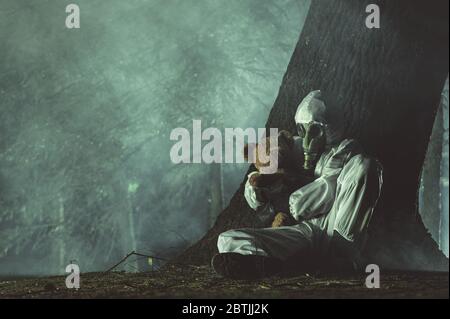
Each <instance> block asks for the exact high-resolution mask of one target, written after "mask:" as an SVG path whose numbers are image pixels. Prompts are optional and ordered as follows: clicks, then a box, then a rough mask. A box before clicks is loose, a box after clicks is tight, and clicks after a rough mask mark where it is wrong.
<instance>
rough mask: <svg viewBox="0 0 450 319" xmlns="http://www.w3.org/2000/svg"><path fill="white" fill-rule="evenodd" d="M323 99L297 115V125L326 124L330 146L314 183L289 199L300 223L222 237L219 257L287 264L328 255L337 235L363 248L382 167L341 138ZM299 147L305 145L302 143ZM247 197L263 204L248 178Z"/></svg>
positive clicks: (312, 97) (315, 98)
mask: <svg viewBox="0 0 450 319" xmlns="http://www.w3.org/2000/svg"><path fill="white" fill-rule="evenodd" d="M320 96H321V95H320V91H313V92H311V93H310V94H309V95H308V96H307V97H306V98H305V99H304V100H303V101H302V103H301V104H300V105H299V107H298V110H297V113H296V116H295V121H296V123H297V124H303V123H310V122H317V123H321V124H323V125H324V128H325V136H326V143H327V144H326V146H325V148H324V150H323V153H322V154H321V156H320V158H319V160H318V161H317V164H316V166H315V169H314V177H315V180H314V181H312V182H311V183H309V184H307V185H305V186H303V187H301V188H300V189H298V190H297V191H294V192H293V193H292V194H291V195H290V197H289V209H290V213H291V215H292V216H293V217H294V219H295V220H296V221H297V222H298V224H296V225H294V226H283V227H278V228H262V229H253V228H246V229H237V230H229V231H226V232H224V233H222V234H220V235H219V238H218V249H219V252H220V253H228V252H234V253H239V254H243V255H260V256H269V257H275V258H278V259H280V260H282V261H286V260H288V259H289V258H291V257H294V256H305V254H306V255H307V254H308V253H309V252H314V253H318V254H327V252H328V250H329V248H330V242H331V240H332V239H333V238H334V237H336V235H337V234H339V237H341V238H343V241H344V242H346V244H345V245H347V244H348V245H349V246H350V247H352V248H351V249H352V250H353V251H357V252H359V251H360V250H361V249H362V246H363V245H364V242H365V240H366V233H367V228H368V225H369V222H370V219H371V216H372V213H373V210H374V207H375V205H376V202H377V200H378V197H379V195H380V191H381V186H382V169H381V165H380V164H379V163H378V162H377V161H376V160H375V159H372V158H369V157H367V156H366V155H364V154H363V153H362V151H361V148H360V146H359V144H358V142H356V141H355V140H351V139H344V140H340V136H341V133H340V128H341V127H342V126H341V125H342V122H341V121H339V119H338V118H336V115H333V117H331V116H330V112H329V111H328V110H327V108H326V106H325V104H324V103H323V102H322V101H321V98H320ZM295 145H296V146H295V147H301V145H302V143H295ZM251 174H253V173H251ZM249 176H250V175H249ZM244 195H245V198H246V200H247V202H248V204H249V206H250V207H251V208H252V209H253V210H257V208H258V207H260V206H262V205H264V204H265V203H261V202H258V200H257V197H256V195H255V187H253V186H252V185H250V184H249V182H248V180H247V183H246V185H245V192H244Z"/></svg>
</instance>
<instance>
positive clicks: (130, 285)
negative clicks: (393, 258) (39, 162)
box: [0, 266, 449, 298]
mask: <svg viewBox="0 0 450 319" xmlns="http://www.w3.org/2000/svg"><path fill="white" fill-rule="evenodd" d="M380 278H381V280H380V288H379V289H368V288H366V287H365V276H364V275H346V276H342V275H340V276H338V275H321V276H312V275H302V276H298V277H290V278H281V277H273V278H268V279H265V280H260V281H235V280H227V279H223V278H220V277H218V276H217V275H215V274H214V273H213V272H212V270H211V269H210V268H209V267H206V266H202V267H197V266H184V267H181V266H170V267H167V268H166V269H164V270H159V271H153V272H147V273H134V274H133V273H124V272H109V273H86V274H81V283H80V289H78V290H75V289H68V288H66V286H65V277H64V276H58V277H45V278H28V279H26V278H23V279H2V280H1V281H0V298H448V297H449V290H448V289H449V286H448V272H447V273H433V272H390V273H383V272H382V273H381V277H380Z"/></svg>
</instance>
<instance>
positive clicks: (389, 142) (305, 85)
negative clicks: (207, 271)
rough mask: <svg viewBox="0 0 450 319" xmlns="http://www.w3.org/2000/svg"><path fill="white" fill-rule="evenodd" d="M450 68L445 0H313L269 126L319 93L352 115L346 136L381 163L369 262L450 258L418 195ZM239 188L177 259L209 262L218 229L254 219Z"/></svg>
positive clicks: (420, 263) (289, 117)
mask: <svg viewBox="0 0 450 319" xmlns="http://www.w3.org/2000/svg"><path fill="white" fill-rule="evenodd" d="M371 3H376V4H378V5H379V7H380V9H381V28H380V29H368V28H366V25H365V19H366V17H367V15H368V14H367V13H366V6H367V5H368V4H371ZM447 72H448V1H447V0H435V1H432V2H428V3H425V2H423V1H420V0H395V1H392V0H390V1H387V0H385V1H381V0H378V1H376V0H364V1H361V0H357V1H356V0H353V1H352V0H339V1H336V0H315V1H313V2H312V4H311V7H310V11H309V14H308V17H307V19H306V22H305V25H304V28H303V31H302V34H301V36H300V39H299V41H298V44H297V46H296V48H295V51H294V54H293V56H292V59H291V61H290V63H289V66H288V69H287V72H286V74H285V76H284V79H283V83H282V85H281V88H280V91H279V94H278V97H277V99H276V101H275V104H274V106H273V108H272V111H271V113H270V116H269V119H268V122H267V127H277V128H279V129H287V130H291V131H293V132H294V129H295V126H294V121H293V118H294V113H295V110H296V108H297V106H298V104H299V102H300V101H301V99H302V98H303V97H305V96H306V94H307V93H308V92H310V91H311V90H317V89H321V90H322V92H323V94H324V96H325V100H326V103H327V104H328V105H329V106H330V107H332V108H335V109H336V110H338V111H340V112H342V113H343V114H344V115H345V117H346V119H347V124H346V127H345V129H346V134H347V136H348V137H354V138H357V139H358V140H359V141H360V142H361V143H362V145H363V146H364V147H365V150H366V151H367V152H368V153H369V154H371V155H373V156H375V157H377V158H378V159H379V160H380V161H381V162H382V164H383V165H384V181H385V183H384V189H383V192H382V198H381V200H380V203H379V205H378V209H377V211H376V213H375V218H374V220H373V222H372V226H373V227H372V232H371V233H372V241H371V244H370V246H369V249H370V251H371V252H372V256H373V259H372V260H374V261H377V262H379V263H383V264H384V265H387V266H389V267H413V268H417V267H421V268H429V267H430V266H431V265H433V266H435V265H437V264H439V265H440V266H442V265H443V264H445V262H446V260H444V259H442V258H441V257H442V256H441V255H440V253H439V251H438V250H437V247H436V245H435V244H434V242H433V241H432V240H431V238H430V237H429V235H427V232H426V230H425V229H424V227H423V224H422V222H421V220H420V217H419V215H418V212H417V191H418V185H419V179H420V172H421V168H422V165H423V160H424V157H425V153H426V148H427V143H428V140H429V137H430V134H431V128H432V125H433V120H434V117H435V113H436V109H437V106H438V105H439V100H440V94H441V91H442V88H443V85H444V81H445V79H446V76H447ZM242 194H243V184H242V185H241V187H240V188H239V189H238V191H237V193H236V194H235V195H234V197H233V198H232V200H231V202H230V205H229V206H228V207H227V208H226V209H225V210H224V211H223V212H222V213H221V215H220V216H219V217H218V219H217V222H216V224H215V226H214V227H213V228H212V229H211V230H210V231H209V232H208V233H207V234H206V235H205V237H204V238H203V239H202V240H200V241H199V242H198V243H197V244H195V245H194V246H193V247H191V248H190V249H188V250H187V251H186V252H185V253H184V254H182V255H181V256H180V257H179V258H178V261H184V262H191V263H206V262H208V261H209V258H210V257H211V255H212V254H213V253H214V252H215V250H216V248H215V245H216V239H217V235H218V234H219V233H220V232H222V231H224V230H227V229H230V228H235V227H243V226H251V225H252V223H253V218H254V217H253V216H254V215H253V212H251V211H250V209H249V208H248V206H247V204H246V202H245V199H244V198H243V195H242ZM416 257H417V258H416ZM444 266H445V265H444ZM447 266H448V263H447ZM447 269H448V268H447Z"/></svg>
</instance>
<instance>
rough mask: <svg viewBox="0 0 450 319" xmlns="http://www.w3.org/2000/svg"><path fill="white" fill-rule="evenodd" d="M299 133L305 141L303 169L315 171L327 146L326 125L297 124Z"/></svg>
mask: <svg viewBox="0 0 450 319" xmlns="http://www.w3.org/2000/svg"><path fill="white" fill-rule="evenodd" d="M297 131H298V135H299V136H300V137H301V138H302V139H303V153H304V155H305V161H304V163H303V168H304V169H305V170H307V171H311V170H314V168H315V167H316V164H317V161H318V160H319V157H320V155H321V154H322V152H323V149H324V147H325V144H326V137H325V125H324V124H322V123H320V122H315V121H311V122H309V123H297Z"/></svg>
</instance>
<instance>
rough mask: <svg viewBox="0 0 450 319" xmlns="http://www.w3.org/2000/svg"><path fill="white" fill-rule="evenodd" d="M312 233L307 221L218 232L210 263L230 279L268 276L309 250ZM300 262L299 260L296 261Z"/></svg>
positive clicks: (284, 267) (283, 268)
mask: <svg viewBox="0 0 450 319" xmlns="http://www.w3.org/2000/svg"><path fill="white" fill-rule="evenodd" d="M313 236H315V232H314V230H313V228H312V227H311V226H310V225H309V224H308V223H301V224H299V225H295V226H289V227H279V228H263V229H239V230H230V231H227V232H224V233H222V234H220V236H219V239H218V243H217V246H218V249H219V254H218V255H216V256H214V258H213V260H212V266H213V268H214V269H215V270H216V272H218V273H219V274H221V275H223V276H226V277H233V278H242V279H245V278H248V279H250V278H258V277H264V276H270V275H273V274H275V273H277V272H281V271H283V270H285V269H286V266H287V265H286V264H287V263H291V262H292V261H293V258H296V257H297V258H299V256H303V255H305V254H306V252H307V251H310V250H311V247H312V242H313ZM300 262H302V261H300Z"/></svg>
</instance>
